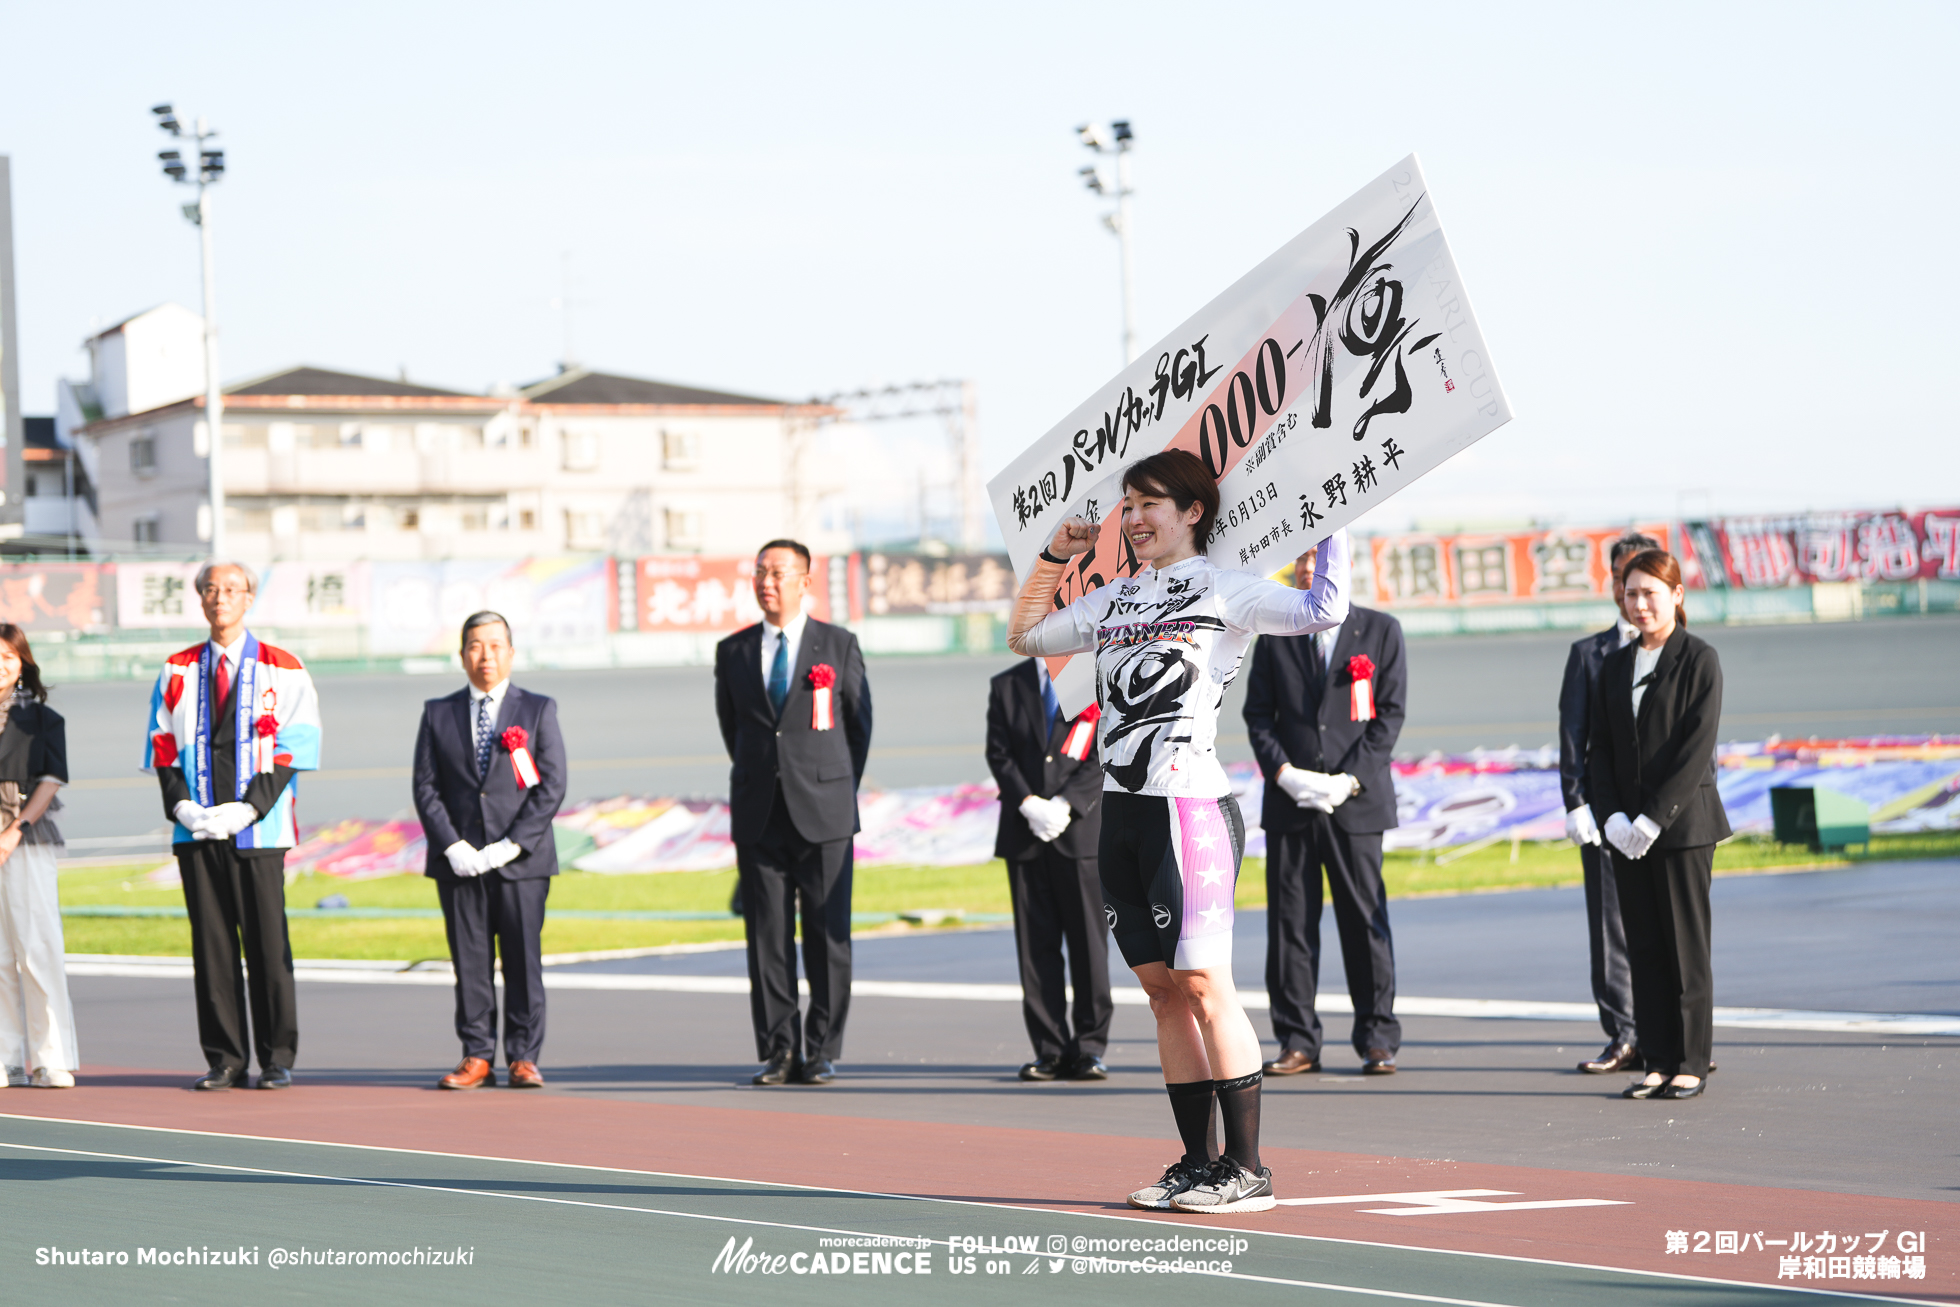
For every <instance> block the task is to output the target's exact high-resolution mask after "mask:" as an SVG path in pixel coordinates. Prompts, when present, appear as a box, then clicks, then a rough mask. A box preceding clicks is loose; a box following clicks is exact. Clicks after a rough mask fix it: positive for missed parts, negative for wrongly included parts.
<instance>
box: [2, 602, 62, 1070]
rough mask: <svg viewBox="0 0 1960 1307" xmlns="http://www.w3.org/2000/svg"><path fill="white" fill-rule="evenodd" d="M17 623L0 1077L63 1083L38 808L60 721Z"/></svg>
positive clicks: (50, 861) (5, 672)
mask: <svg viewBox="0 0 1960 1307" xmlns="http://www.w3.org/2000/svg"><path fill="white" fill-rule="evenodd" d="M47 697H48V692H47V689H46V687H44V686H43V685H42V684H41V671H40V668H38V667H36V666H35V665H34V654H33V651H32V649H30V648H29V646H28V643H27V633H26V632H25V631H22V630H21V629H20V628H19V627H18V626H15V625H14V624H13V623H11V622H0V1061H4V1063H5V1065H6V1069H7V1080H6V1083H7V1084H9V1085H13V1086H16V1087H18V1086H21V1085H27V1084H32V1085H36V1086H39V1087H41V1088H43V1089H72V1088H73V1087H74V1084H75V1074H74V1073H75V1068H76V1067H77V1066H79V1065H80V1064H81V1061H80V1056H79V1053H78V1051H77V1049H76V1046H75V1010H74V1007H73V1006H72V1005H71V1004H70V1003H69V1000H68V972H67V968H66V964H65V962H64V960H63V955H62V938H61V900H60V897H59V895H58V894H57V892H56V888H55V878H56V875H57V870H56V867H55V855H56V853H57V851H58V850H59V849H60V847H61V832H60V831H59V830H57V829H55V824H54V822H53V821H52V820H50V819H49V818H48V816H47V813H48V810H49V809H50V808H52V807H59V806H60V805H59V804H57V803H56V801H55V792H56V791H58V790H59V789H60V788H61V787H62V785H63V784H64V783H66V782H67V780H68V749H67V732H66V727H65V726H64V725H63V723H62V720H61V714H60V713H58V712H56V711H55V710H54V709H52V708H50V707H48V706H47Z"/></svg>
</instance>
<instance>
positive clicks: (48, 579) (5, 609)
mask: <svg viewBox="0 0 1960 1307" xmlns="http://www.w3.org/2000/svg"><path fill="white" fill-rule="evenodd" d="M0 622H12V623H13V624H14V625H15V626H18V627H20V628H21V629H22V630H24V631H27V632H28V633H30V634H32V633H34V632H37V631H104V630H107V629H108V628H109V627H111V626H114V625H115V624H116V588H115V569H114V568H113V567H109V566H106V565H104V564H102V563H15V564H10V565H8V566H7V567H6V568H4V569H0Z"/></svg>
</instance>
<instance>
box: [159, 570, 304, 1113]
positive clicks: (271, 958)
mask: <svg viewBox="0 0 1960 1307" xmlns="http://www.w3.org/2000/svg"><path fill="white" fill-rule="evenodd" d="M257 588H258V578H257V577H256V576H255V575H254V574H253V572H252V570H251V569H250V568H248V567H244V566H241V565H239V564H237V563H216V562H214V563H207V564H205V566H204V567H202V568H200V569H199V570H198V574H197V595H198V599H199V601H200V602H201V603H202V604H203V607H204V617H205V620H206V621H208V622H209V623H210V624H211V636H210V639H208V640H206V641H204V642H203V643H200V644H195V645H192V646H191V647H190V648H188V649H185V650H183V651H181V652H179V653H174V654H172V655H171V656H170V657H169V659H168V660H167V661H166V662H165V663H164V667H163V674H162V675H161V676H159V677H158V678H157V683H156V688H155V690H153V691H152V692H151V694H150V715H149V729H148V731H147V732H146V733H145V738H144V742H143V767H144V770H146V771H151V772H154V773H155V775H156V778H157V781H158V784H159V785H160V786H161V787H162V790H163V810H164V813H165V815H166V816H167V817H169V819H170V820H171V821H172V822H173V823H174V827H173V829H172V831H171V848H172V850H173V851H174V852H175V853H176V855H177V867H178V871H179V873H180V874H181V875H182V877H183V882H184V906H185V907H186V908H187V909H188V910H189V912H190V921H191V963H192V973H193V982H192V983H193V987H194V989H195V991H196V997H197V1036H198V1042H199V1043H200V1044H202V1045H203V1047H204V1060H205V1064H206V1066H207V1067H208V1068H209V1070H208V1071H207V1072H206V1074H205V1075H204V1077H203V1078H202V1079H200V1080H198V1081H197V1083H196V1088H198V1089H201V1090H222V1089H231V1088H234V1087H236V1086H240V1085H243V1084H245V1083H246V1079H247V1071H248V1069H249V1067H250V1062H251V1058H250V1055H249V1052H248V1049H247V1045H246V1033H247V1022H246V1012H247V1009H248V1006H249V1010H250V1013H251V1019H250V1033H251V1051H256V1053H257V1055H258V1060H259V1088H260V1089H284V1088H287V1087H288V1086H290V1085H291V1084H292V1082H293V1078H292V1068H293V1059H294V1056H295V1054H296V1053H297V1052H298V1049H299V1005H298V1001H297V995H296V993H295V991H294V987H293V951H292V946H291V944H290V943H289V942H288V940H287V936H286V850H288V849H290V848H292V847H293V846H294V845H295V844H297V843H298V842H299V822H298V817H297V809H296V800H297V790H298V786H297V784H296V783H295V781H294V776H295V774H296V773H299V772H302V771H313V770H315V769H317V768H318V767H319V765H320V704H319V699H318V698H317V696H316V695H315V694H314V692H313V678H312V677H310V676H308V675H307V673H306V668H305V667H304V666H303V665H302V664H301V662H300V660H299V659H298V658H296V657H294V656H293V655H292V654H290V653H288V652H286V651H285V650H284V649H275V648H274V647H273V646H271V645H269V644H265V643H263V642H262V641H260V640H259V638H258V637H257V636H255V635H253V634H252V633H251V632H250V631H248V630H246V629H245V614H246V612H247V611H248V610H249V609H250V608H251V606H252V601H253V599H254V598H255V597H256V593H257ZM241 943H242V945H243V954H244V967H243V969H241V968H240V965H239V956H240V945H241Z"/></svg>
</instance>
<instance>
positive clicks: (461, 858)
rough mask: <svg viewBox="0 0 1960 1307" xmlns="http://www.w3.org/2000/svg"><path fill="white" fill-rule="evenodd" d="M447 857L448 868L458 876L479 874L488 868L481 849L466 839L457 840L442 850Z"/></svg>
mask: <svg viewBox="0 0 1960 1307" xmlns="http://www.w3.org/2000/svg"><path fill="white" fill-rule="evenodd" d="M442 856H443V857H445V858H448V859H449V869H450V870H451V871H453V872H455V873H456V874H457V875H458V876H481V875H482V874H483V873H484V872H486V871H488V870H490V864H489V863H488V862H485V861H484V859H483V851H482V850H481V849H478V848H477V847H476V846H474V845H472V844H471V843H470V842H469V841H468V840H457V841H456V842H455V843H454V844H452V845H450V846H449V847H448V848H446V849H444V850H443V851H442Z"/></svg>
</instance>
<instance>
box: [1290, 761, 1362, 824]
mask: <svg viewBox="0 0 1960 1307" xmlns="http://www.w3.org/2000/svg"><path fill="white" fill-rule="evenodd" d="M1273 780H1274V782H1275V783H1276V784H1278V786H1279V787H1280V789H1281V790H1283V791H1285V793H1286V797H1288V798H1289V799H1292V800H1293V802H1294V804H1295V806H1297V807H1301V808H1312V809H1313V810H1314V811H1316V812H1332V811H1334V804H1335V802H1336V800H1335V798H1334V792H1335V790H1336V788H1339V790H1340V791H1341V797H1342V798H1343V799H1345V798H1346V797H1347V794H1348V786H1347V785H1346V784H1344V783H1342V784H1338V785H1337V783H1336V781H1335V779H1334V778H1333V777H1332V776H1329V775H1328V774H1327V773H1326V772H1318V771H1306V770H1304V769H1302V768H1299V767H1295V766H1294V765H1293V764H1292V763H1288V764H1286V765H1285V766H1284V767H1281V768H1280V769H1279V775H1278V776H1275V777H1274V778H1273Z"/></svg>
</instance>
